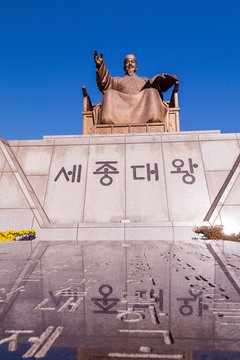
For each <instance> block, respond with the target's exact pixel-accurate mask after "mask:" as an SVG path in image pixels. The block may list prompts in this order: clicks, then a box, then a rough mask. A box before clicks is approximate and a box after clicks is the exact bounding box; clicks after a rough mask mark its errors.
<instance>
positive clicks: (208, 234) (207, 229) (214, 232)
mask: <svg viewBox="0 0 240 360" xmlns="http://www.w3.org/2000/svg"><path fill="white" fill-rule="evenodd" d="M193 231H194V232H195V233H196V234H202V235H203V240H204V239H209V240H229V241H236V242H240V233H238V234H234V233H232V234H230V235H227V234H225V233H224V232H223V226H222V225H214V226H213V225H212V226H199V227H195V228H194V229H193Z"/></svg>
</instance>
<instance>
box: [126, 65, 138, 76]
mask: <svg viewBox="0 0 240 360" xmlns="http://www.w3.org/2000/svg"><path fill="white" fill-rule="evenodd" d="M135 73H136V69H135V68H134V67H132V68H129V69H127V74H128V75H129V76H133V75H134V74H135Z"/></svg>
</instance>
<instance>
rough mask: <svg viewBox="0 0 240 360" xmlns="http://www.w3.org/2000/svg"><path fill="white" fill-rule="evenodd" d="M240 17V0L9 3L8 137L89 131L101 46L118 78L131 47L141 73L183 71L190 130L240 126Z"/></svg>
mask: <svg viewBox="0 0 240 360" xmlns="http://www.w3.org/2000/svg"><path fill="white" fill-rule="evenodd" d="M239 17H240V1H239V0H229V1H221V0H219V1H215V0H208V1H206V0H202V1H198V0H189V1H185V0H182V1H179V0H171V1H161V0H157V1H155V0H149V1H141V0H138V1H136V0H132V1H129V2H123V1H118V0H115V1H113V0H102V1H95V0H94V1H89V2H87V1H82V0H68V1H67V0H57V1H55V0H48V1H46V0H42V1H35V0H31V1H30V0H21V1H19V0H7V1H4V0H2V1H1V3H0V34H1V35H0V40H1V41H0V129H1V131H0V136H2V137H4V138H6V139H9V140H10V139H41V138H42V136H43V135H70V134H81V133H82V115H81V112H82V94H81V86H82V85H85V86H86V88H87V90H88V93H89V94H90V96H91V99H92V102H93V103H97V102H100V100H101V93H100V92H99V90H98V89H97V85H96V79H95V64H94V61H93V50H94V49H97V50H98V51H99V52H101V51H102V52H103V56H104V60H105V63H106V65H107V67H108V69H109V71H110V74H111V75H112V76H121V75H124V73H123V59H124V57H125V55H126V54H128V53H133V54H135V56H136V57H137V60H138V75H140V76H145V77H149V78H151V77H153V76H154V75H156V74H159V73H162V72H166V73H170V74H176V75H177V76H178V77H179V80H180V88H179V105H180V127H181V130H183V131H192V130H217V129H219V130H221V131H222V132H223V133H231V132H240V125H239V124H240V121H239V118H240V116H239V109H238V104H239V99H240V86H239V83H240V66H239V63H240V60H239V59H240V49H239V48H240V47H239V38H240V26H239ZM167 97H168V94H167V95H166V98H167Z"/></svg>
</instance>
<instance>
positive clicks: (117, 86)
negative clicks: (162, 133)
mask: <svg viewBox="0 0 240 360" xmlns="http://www.w3.org/2000/svg"><path fill="white" fill-rule="evenodd" d="M94 61H95V64H96V75H97V85H98V88H99V90H100V91H101V92H102V93H103V99H102V106H101V114H100V123H101V124H143V123H147V122H162V123H164V122H166V118H167V116H168V111H169V107H168V105H167V104H166V103H164V102H163V94H162V92H165V91H167V90H168V89H169V88H170V87H172V86H173V85H174V84H176V83H177V82H178V78H177V77H176V76H175V75H169V74H161V75H156V76H154V77H153V78H152V79H147V78H145V77H139V76H138V75H137V74H136V71H137V60H136V58H135V56H134V55H127V56H126V57H125V60H124V71H125V76H124V77H111V76H110V74H109V71H108V69H107V67H106V65H105V63H104V61H103V55H102V53H101V56H98V54H97V51H96V50H95V51H94Z"/></svg>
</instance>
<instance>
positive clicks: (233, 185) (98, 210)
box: [0, 131, 240, 241]
mask: <svg viewBox="0 0 240 360" xmlns="http://www.w3.org/2000/svg"><path fill="white" fill-rule="evenodd" d="M239 140H240V135H239V134H220V132H218V131H206V132H204V131H202V132H201V131H200V132H181V133H171V134H168V133H155V134H146V133H143V134H113V135H88V136H82V135H79V136H77V135H76V136H45V137H44V138H43V140H29V141H22V140H21V141H6V140H4V139H1V142H0V229H1V230H2V231H5V230H12V229H19V230H21V229H30V228H34V229H36V230H37V236H38V238H39V239H43V240H44V239H48V240H50V239H52V240H61V239H62V240H77V239H78V240H79V241H82V240H97V239H101V240H104V239H110V240H114V239H116V240H119V239H123V238H124V237H126V238H127V239H129V240H131V239H133V240H137V239H139V240H148V239H149V240H150V239H152V240H162V239H171V240H173V239H176V240H177V239H179V240H184V239H187V238H188V239H190V238H191V237H192V236H194V234H193V233H192V228H193V227H194V226H196V225H198V224H202V223H203V222H204V221H205V222H207V223H211V224H223V225H225V227H226V229H227V230H229V231H239V228H238V224H239V220H238V219H239V215H240V188H239V185H238V184H239V180H240V175H239V171H240V166H239V163H240V157H239V153H240V151H239V150H240V145H239ZM124 219H127V220H129V222H128V223H126V224H123V223H121V220H124Z"/></svg>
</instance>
